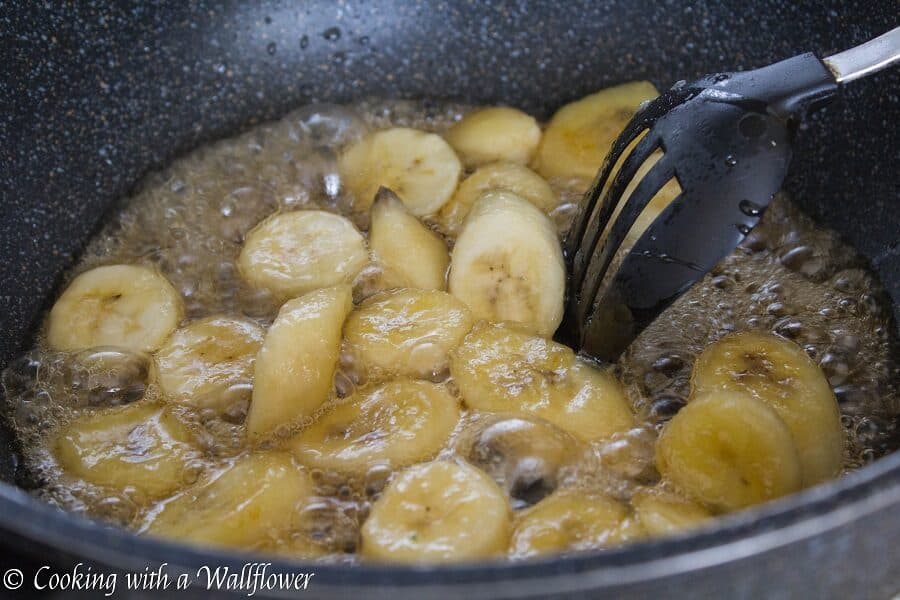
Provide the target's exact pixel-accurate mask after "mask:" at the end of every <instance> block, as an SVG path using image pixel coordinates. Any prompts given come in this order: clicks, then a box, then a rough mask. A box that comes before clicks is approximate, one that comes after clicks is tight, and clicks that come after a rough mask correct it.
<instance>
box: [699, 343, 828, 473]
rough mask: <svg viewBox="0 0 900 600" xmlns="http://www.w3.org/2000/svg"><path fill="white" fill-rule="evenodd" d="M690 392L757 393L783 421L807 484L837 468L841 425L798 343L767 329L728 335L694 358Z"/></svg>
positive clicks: (812, 364)
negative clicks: (798, 456)
mask: <svg viewBox="0 0 900 600" xmlns="http://www.w3.org/2000/svg"><path fill="white" fill-rule="evenodd" d="M691 384H692V388H693V390H694V392H696V393H701V392H706V391H711V390H727V391H734V392H742V393H745V394H749V395H751V396H753V397H755V398H758V399H760V400H762V401H763V402H765V403H766V404H768V405H769V406H771V407H772V408H774V409H775V412H777V413H778V416H780V417H781V419H782V420H783V421H784V422H785V424H786V425H787V426H788V429H790V431H791V435H792V436H793V438H794V443H795V444H796V445H797V450H798V452H799V453H800V465H801V467H802V469H803V485H804V486H809V485H813V484H816V483H819V482H821V481H825V480H826V479H830V478H832V477H836V476H837V475H838V474H840V472H841V468H842V466H843V462H844V461H843V457H844V442H845V438H844V431H843V429H842V428H841V415H840V410H839V409H838V405H837V400H836V399H835V397H834V393H833V392H832V390H831V386H830V385H829V384H828V380H827V379H826V378H825V375H824V374H823V373H822V370H821V369H819V367H818V365H816V363H815V362H813V361H812V360H811V359H810V358H809V356H807V355H806V353H805V352H804V351H803V349H802V348H800V346H798V345H796V344H794V343H793V342H790V341H788V340H786V339H784V338H781V337H778V336H776V335H774V334H770V333H758V332H742V333H734V334H731V335H728V336H726V337H724V338H722V339H721V340H719V341H718V342H716V343H714V344H712V345H710V346H709V347H707V348H706V349H705V350H704V351H703V352H702V353H701V354H700V356H699V357H698V358H697V361H696V362H695V364H694V371H693V374H692V376H691Z"/></svg>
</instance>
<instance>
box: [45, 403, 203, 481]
mask: <svg viewBox="0 0 900 600" xmlns="http://www.w3.org/2000/svg"><path fill="white" fill-rule="evenodd" d="M193 442H194V438H193V436H192V435H191V433H190V431H189V430H188V429H187V427H186V426H185V425H184V423H182V422H181V420H180V419H179V418H178V417H177V416H176V415H175V413H174V412H173V411H172V410H171V409H168V408H163V407H162V406H159V405H158V404H154V403H145V402H137V403H134V404H129V405H127V406H123V407H116V408H112V409H108V410H103V411H99V412H95V413H89V414H86V415H85V416H82V417H79V418H77V419H76V420H74V421H72V422H71V423H69V424H67V425H65V426H64V427H63V428H62V430H61V431H60V432H59V433H58V435H57V437H56V442H55V445H54V450H55V455H56V459H57V460H58V461H59V464H60V466H62V468H63V469H64V470H65V472H66V473H68V474H70V475H72V476H74V477H77V478H79V479H83V480H85V481H88V482H90V483H93V484H95V485H100V486H105V487H110V488H115V489H118V490H135V491H136V492H138V494H140V495H143V496H144V497H146V498H148V499H154V498H161V497H165V496H167V495H169V494H171V493H172V492H174V491H175V490H177V489H178V488H180V487H183V486H185V485H187V484H188V483H190V482H191V481H192V480H193V479H195V478H196V476H197V474H198V471H199V469H200V467H199V463H198V462H197V459H198V458H199V456H200V453H199V451H198V450H197V449H196V448H195V447H194V445H193Z"/></svg>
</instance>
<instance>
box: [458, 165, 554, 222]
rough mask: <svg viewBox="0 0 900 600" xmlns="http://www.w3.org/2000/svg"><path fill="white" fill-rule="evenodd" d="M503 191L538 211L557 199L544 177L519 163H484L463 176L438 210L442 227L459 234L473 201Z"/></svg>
mask: <svg viewBox="0 0 900 600" xmlns="http://www.w3.org/2000/svg"><path fill="white" fill-rule="evenodd" d="M494 190H506V191H508V192H512V193H513V194H516V195H518V196H521V197H522V198H524V199H525V200H528V201H529V202H530V203H531V204H533V205H534V206H535V208H537V209H538V210H540V211H542V212H545V213H549V212H550V211H551V210H553V209H554V208H556V205H557V204H559V198H558V197H557V196H556V194H555V193H554V192H553V189H552V188H551V187H550V184H549V183H547V182H546V181H545V180H544V178H543V177H541V176H540V175H538V174H537V173H535V172H534V171H532V170H531V169H529V168H528V167H525V166H523V165H520V164H516V163H512V162H497V163H491V164H488V165H485V166H483V167H481V168H480V169H478V170H477V171H475V172H474V173H472V174H471V175H469V176H468V177H466V178H465V179H463V181H462V183H460V184H459V187H458V188H457V189H456V193H455V194H453V198H451V199H450V201H449V202H448V203H447V204H445V205H444V207H443V208H442V209H441V214H440V223H441V227H442V229H443V230H444V231H445V232H446V233H448V234H450V235H459V232H460V231H461V230H462V226H463V223H464V222H465V219H466V217H467V216H468V215H469V211H470V210H471V209H472V206H473V205H474V204H475V202H476V201H477V200H478V199H479V198H481V197H482V196H483V195H484V194H485V193H487V192H490V191H494Z"/></svg>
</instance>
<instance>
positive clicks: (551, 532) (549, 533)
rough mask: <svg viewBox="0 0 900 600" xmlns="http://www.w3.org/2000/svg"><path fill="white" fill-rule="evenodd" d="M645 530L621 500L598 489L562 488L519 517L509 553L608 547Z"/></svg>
mask: <svg viewBox="0 0 900 600" xmlns="http://www.w3.org/2000/svg"><path fill="white" fill-rule="evenodd" d="M642 533H643V532H642V530H641V527H640V524H639V523H638V522H637V521H636V520H635V519H634V518H633V517H632V515H631V513H630V511H629V510H628V507H627V506H625V505H624V504H622V503H621V502H618V501H616V500H614V499H612V498H610V497H609V496H606V495H604V494H600V493H597V492H588V491H584V490H575V489H567V490H559V491H557V492H554V493H553V494H551V495H550V496H547V497H546V498H544V499H543V500H541V501H540V502H538V503H537V504H536V505H534V506H533V507H531V508H529V509H528V510H526V511H525V512H523V513H522V514H521V515H520V516H519V518H518V519H517V520H516V525H515V529H514V530H513V534H512V540H511V542H510V545H509V553H510V555H511V556H512V557H514V558H528V557H533V556H539V555H542V554H548V553H561V552H573V551H575V552H577V551H579V550H589V549H592V548H606V547H609V546H615V545H617V544H621V543H623V542H627V541H628V540H631V539H635V538H638V537H640V536H641V535H642Z"/></svg>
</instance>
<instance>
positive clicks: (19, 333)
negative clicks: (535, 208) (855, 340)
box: [0, 0, 900, 600]
mask: <svg viewBox="0 0 900 600" xmlns="http://www.w3.org/2000/svg"><path fill="white" fill-rule="evenodd" d="M898 14H900V11H898V5H897V3H896V2H895V1H894V0H890V1H887V0H867V1H862V2H846V3H843V2H839V1H837V0H824V1H817V2H809V1H806V2H784V1H777V0H767V1H764V2H736V1H725V0H720V1H715V0H708V1H704V2H676V1H667V2H650V1H647V0H628V1H621V2H618V1H617V2H562V1H559V2H549V1H548V2H526V1H519V2H493V3H488V2H463V1H459V2H454V1H445V2H437V1H435V2H428V1H409V2H406V1H400V0H384V1H362V0H349V1H325V0H322V1H310V2H302V3H301V2H297V3H277V2H265V3H261V2H247V3H241V4H238V3H234V2H170V3H163V4H162V5H151V4H150V3H148V2H125V1H120V2H109V3H101V2H91V1H83V2H71V3H65V4H63V3H62V2H48V3H45V2H38V1H29V2H25V1H22V2H0V210H2V213H0V331H2V335H0V367H2V366H3V365H5V364H6V362H7V361H8V360H9V359H10V357H12V356H14V355H15V354H16V353H17V352H19V351H21V350H22V349H23V348H24V347H25V346H26V345H27V343H28V340H29V336H30V334H31V332H32V331H33V329H34V327H35V324H36V323H38V321H39V319H40V316H41V314H42V311H43V310H45V309H46V299H48V298H50V297H52V293H53V291H54V288H55V285H56V284H57V282H58V280H59V277H60V274H61V273H62V272H63V271H64V270H65V269H66V267H68V266H69V265H70V264H72V262H73V259H74V257H75V256H76V255H77V254H78V252H79V250H80V249H81V248H82V247H83V244H84V242H85V240H86V239H87V238H88V237H89V236H90V234H91V233H92V232H93V231H95V230H96V228H97V226H98V223H99V222H100V221H101V219H102V217H103V214H104V211H105V210H106V209H107V207H108V206H109V205H110V203H111V202H112V201H113V200H115V199H116V198H117V197H120V196H121V195H122V194H125V193H127V192H128V191H129V190H130V189H131V188H132V186H133V185H134V184H135V182H136V181H137V180H138V179H139V178H140V176H141V175H142V174H143V173H145V172H147V171H148V170H149V169H152V168H154V167H156V166H159V165H161V164H163V163H165V162H166V161H167V160H169V159H171V158H172V157H173V156H175V155H177V154H179V153H181V152H184V151H186V150H187V149H189V148H191V147H193V146H194V145H196V144H198V143H199V142H201V141H203V140H209V139H213V138H217V137H221V136H224V135H227V134H230V133H233V132H235V131H237V130H239V129H241V128H242V127H245V126H247V125H249V124H251V123H254V122H256V121H259V120H263V119H268V118H272V117H276V116H278V115H280V114H282V113H284V112H286V111H287V110H289V109H290V108H293V107H296V106H298V105H301V104H303V103H305V102H308V101H310V100H313V99H317V100H329V101H342V100H349V99H352V98H356V97H359V96H363V95H380V96H386V97H411V98H419V97H436V98H448V97H450V98H459V99H464V100H469V101H473V102H493V101H501V100H502V101H503V102H505V103H510V104H514V105H518V106H520V107H522V108H524V109H526V110H529V111H532V112H536V113H538V114H541V115H544V116H546V115H548V113H550V112H551V111H552V110H553V109H554V108H555V107H557V106H559V105H560V104H561V103H563V102H566V101H569V100H572V99H574V98H577V97H579V96H581V95H583V94H585V93H588V92H590V91H593V90H595V89H597V88H600V87H603V86H606V85H609V84H614V83H617V82H620V81H624V80H630V79H640V78H647V79H650V80H652V81H654V82H655V83H656V84H657V85H658V86H660V87H663V86H669V85H671V84H672V83H674V82H675V81H676V80H678V79H692V78H694V77H696V76H698V75H701V74H703V73H706V72H711V71H719V70H734V69H741V68H750V67H756V66H761V65H764V64H768V63H771V62H773V61H775V60H778V59H781V58H786V57H788V56H791V55H794V54H797V53H800V52H802V51H814V52H817V53H819V54H820V55H823V54H828V53H830V52H833V51H836V50H842V49H844V48H846V47H849V46H851V45H854V44H857V43H860V42H863V41H865V40H866V39H868V38H870V37H872V36H874V35H876V34H879V33H882V32H884V31H886V30H888V29H890V28H891V27H894V26H896V25H897V24H898ZM898 166H900V70H898V69H894V70H892V71H889V72H886V73H882V74H880V75H878V76H875V77H872V78H871V79H868V80H865V81H861V82H858V83H854V84H853V85H852V86H850V87H849V88H848V89H847V90H846V91H845V92H844V95H843V97H842V98H841V99H840V100H839V101H838V102H836V103H835V104H833V105H832V106H830V107H829V108H828V109H826V110H825V111H824V112H822V113H819V114H816V115H815V116H814V118H813V119H811V120H810V122H809V123H808V125H807V127H805V128H804V129H803V130H801V131H800V132H799V140H798V145H797V158H796V160H795V161H794V165H793V173H792V175H791V177H790V179H789V183H788V187H789V189H790V190H791V191H793V192H795V198H797V199H798V200H799V201H801V203H802V204H803V208H804V209H805V210H806V211H807V212H809V213H810V214H812V215H813V216H815V217H816V218H817V219H819V220H820V221H821V222H822V223H824V224H826V225H828V226H830V227H832V228H834V229H837V230H838V231H839V232H841V233H842V234H843V235H844V236H845V237H846V239H848V240H849V241H850V242H852V243H853V244H854V245H855V246H856V247H858V248H859V249H860V250H861V251H862V252H863V254H865V255H866V256H867V257H868V258H869V259H870V261H871V262H872V264H873V266H874V267H875V269H876V270H877V271H878V273H879V274H880V276H881V278H882V280H883V282H884V285H885V288H886V289H887V291H888V293H889V294H890V295H891V296H892V298H893V299H894V302H895V307H896V306H898V305H900V304H898V301H900V235H898V227H900V193H898V191H900V188H898V179H900V178H898ZM895 314H898V312H897V309H896V308H895ZM7 437H8V436H7ZM3 448H4V449H3V450H2V452H0V457H2V458H3V461H2V462H3V466H4V469H3V471H4V473H5V477H6V479H7V480H10V481H12V480H13V479H14V470H15V464H16V462H15V452H14V443H13V442H12V441H7V442H6V443H5V444H4V445H3ZM0 530H2V532H3V535H2V537H0V544H2V546H3V547H4V548H5V552H6V554H5V555H4V556H3V560H2V561H0V562H3V563H4V565H6V563H8V566H16V565H17V562H18V563H21V565H24V564H25V563H23V562H21V561H24V560H26V557H31V558H32V559H35V560H37V562H38V563H44V562H50V561H53V562H54V563H56V564H59V565H63V564H66V563H68V564H71V563H74V562H77V561H79V560H86V561H89V562H91V563H93V564H94V565H96V566H95V568H104V569H112V568H117V569H138V570H143V568H144V567H145V566H147V565H149V564H153V563H156V562H163V561H166V562H168V563H169V564H170V567H169V569H170V571H169V572H170V573H174V572H175V571H176V570H177V569H178V568H182V569H184V570H186V571H189V572H192V573H194V572H196V569H197V568H198V567H199V565H201V564H211V563H214V564H231V565H236V566H238V568H239V567H240V565H241V564H242V563H243V562H245V560H246V559H247V557H244V556H239V555H227V554H222V553H218V552H205V551H200V550H189V549H185V548H184V547H180V546H174V545H170V544H164V543H158V542H152V541H147V540H141V539H138V538H136V537H134V536H133V535H131V534H130V533H126V532H124V531H120V530H110V529H107V528H102V527H101V526H99V525H97V524H94V523H91V522H89V521H86V520H83V519H78V518H74V517H69V516H67V515H65V514H62V513H60V512H57V511H53V510H51V509H49V508H48V507H45V506H43V505H41V504H39V503H38V502H36V501H35V500H33V499H31V498H30V496H28V494H27V493H26V492H23V491H22V490H20V489H17V488H15V487H13V486H12V485H6V484H0ZM898 538H900V456H898V455H892V456H889V457H887V458H884V459H882V460H880V461H878V462H877V463H875V464H874V465H872V466H869V467H866V468H864V469H862V470H860V471H858V472H856V473H853V474H852V475H850V476H848V477H846V478H844V479H842V480H840V481H838V482H833V483H829V484H827V485H824V486H821V487H818V488H815V489H812V490H808V491H806V492H804V493H802V494H799V495H797V496H794V497H790V498H787V499H785V500H783V501H779V502H775V503H772V504H769V505H766V506H764V507H761V508H759V509H755V510H752V511H748V512H745V513H740V514H738V515H735V516H732V517H729V518H727V519H725V520H723V521H722V522H721V524H720V525H719V526H718V527H717V528H716V529H714V530H712V531H708V532H706V533H701V534H698V535H694V536H688V537H682V538H676V539H671V540H666V541H662V542H654V543H648V544H638V545H634V546H630V547H628V548H626V549H622V550H614V551H606V552H602V553H594V554H588V555H583V556H578V557H573V558H568V559H559V558H553V559H547V560H542V561H539V562H534V563H523V564H498V565H491V564H483V565H466V566H459V567H453V568H434V567H430V568H421V569H405V568H381V567H377V566H362V567H353V568H348V567H337V566H328V567H326V566H317V567H315V568H314V570H315V571H316V573H317V574H316V576H315V577H314V578H313V580H312V582H311V587H310V590H309V591H308V592H307V593H306V595H307V596H315V595H321V596H328V597H335V598H337V597H359V598H391V599H392V600H396V599H398V598H407V597H408V598H433V597H439V596H454V597H458V596H462V595H465V597H467V598H481V597H497V596H503V597H542V596H546V595H551V594H559V595H571V596H578V597H585V598H595V597H599V596H600V595H608V596H609V597H613V596H615V597H623V596H627V597H660V598H661V597H676V596H677V597H682V596H683V597H702V596H709V595H716V596H726V597H740V598H758V597H776V598H777V597H817V598H818V597H834V598H839V597H840V598H843V597H888V596H890V595H891V594H893V593H895V592H897V591H898V589H900V550H897V543H896V540H897V539H898ZM21 565H20V566H21ZM176 565H177V567H176ZM4 568H6V567H5V566H4ZM29 581H30V573H26V583H28V582H29ZM27 587H28V586H27V585H26V588H27ZM117 596H118V597H124V594H123V591H122V590H121V589H120V590H119V593H118V594H117Z"/></svg>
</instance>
